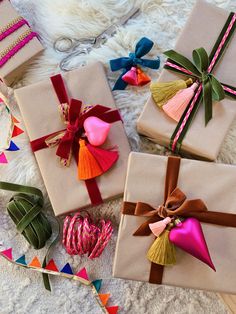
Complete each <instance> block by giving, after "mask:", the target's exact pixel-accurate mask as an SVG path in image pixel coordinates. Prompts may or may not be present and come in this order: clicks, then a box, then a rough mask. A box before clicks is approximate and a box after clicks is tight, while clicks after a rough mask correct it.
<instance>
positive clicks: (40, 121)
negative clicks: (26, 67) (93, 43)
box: [15, 62, 130, 215]
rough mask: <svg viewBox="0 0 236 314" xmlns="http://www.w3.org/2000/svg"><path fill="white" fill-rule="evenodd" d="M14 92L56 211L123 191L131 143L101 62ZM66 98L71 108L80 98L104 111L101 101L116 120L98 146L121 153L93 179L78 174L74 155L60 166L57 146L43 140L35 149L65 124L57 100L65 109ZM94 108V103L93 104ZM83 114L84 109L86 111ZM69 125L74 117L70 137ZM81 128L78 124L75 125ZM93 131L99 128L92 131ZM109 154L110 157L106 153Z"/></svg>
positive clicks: (72, 209)
mask: <svg viewBox="0 0 236 314" xmlns="http://www.w3.org/2000/svg"><path fill="white" fill-rule="evenodd" d="M67 94H68V95H67ZM15 96H16V99H17V101H18V104H19V107H20V110H21V113H22V116H23V118H24V122H25V125H26V129H27V131H28V134H29V138H30V141H31V146H32V148H33V150H34V151H35V157H36V159H37V162H38V165H39V168H40V170H41V174H42V177H43V179H44V182H45V185H46V189H47V191H48V194H49V198H50V200H51V203H52V206H53V209H54V212H55V214H56V215H61V214H65V213H67V212H71V211H74V210H76V209H78V208H82V207H86V206H88V205H91V202H92V203H93V204H98V203H101V201H99V199H101V198H102V200H107V199H111V198H114V197H117V196H119V195H122V194H123V190H124V182H125V173H126V167H127V160H128V155H129V152H130V147H129V143H128V139H127V137H126V134H125V131H124V127H123V124H122V121H121V119H120V120H119V119H118V120H117V119H116V117H117V115H119V114H118V111H117V110H116V107H115V103H114V99H113V97H112V94H111V91H110V88H109V85H108V82H107V80H106V76H105V71H104V68H103V66H102V64H101V63H99V62H97V63H94V64H91V65H88V66H85V67H81V68H79V69H77V70H73V71H70V72H67V73H66V74H63V77H62V76H61V75H56V76H54V78H53V79H52V78H51V79H50V78H49V79H47V80H45V81H42V82H39V83H36V84H33V85H31V86H26V87H24V88H20V89H17V90H16V91H15ZM66 97H69V98H70V99H72V98H73V99H72V101H71V105H73V104H74V105H75V108H77V105H80V101H81V102H82V108H85V107H86V108H88V109H89V108H90V107H91V106H93V105H97V104H99V105H101V106H98V107H99V108H100V109H99V110H103V112H105V111H106V108H105V110H104V106H106V107H109V108H112V110H111V111H112V112H111V115H110V113H108V114H107V112H105V113H104V119H105V117H106V116H107V117H109V115H110V119H113V121H110V122H114V123H111V129H110V131H109V134H108V137H107V139H106V141H105V143H104V145H103V146H102V148H104V149H107V150H108V151H110V152H112V149H113V150H114V149H115V150H116V151H118V154H119V158H118V160H117V162H116V163H115V164H114V165H113V166H112V167H111V169H109V170H108V171H106V172H105V173H104V174H103V175H100V176H98V177H97V178H95V180H93V179H92V181H91V180H87V181H84V180H79V179H78V175H77V172H78V170H77V167H78V166H77V162H76V158H74V156H73V157H72V158H71V163H70V165H69V166H68V167H64V165H62V164H61V163H60V162H59V157H58V156H56V152H57V153H58V150H57V148H58V147H59V146H56V147H50V148H49V147H48V148H47V145H45V146H44V147H41V148H43V149H40V150H39V149H38V145H39V142H40V143H41V144H40V145H41V146H42V140H43V143H44V142H45V141H44V140H46V138H47V137H48V135H53V134H54V135H55V134H56V135H58V136H60V134H61V132H59V133H58V131H61V130H63V129H65V124H64V123H63V119H61V117H60V112H59V110H58V105H60V108H61V106H62V108H63V109H65V111H66V107H65V106H64V105H65V102H68V101H66V100H63V98H66ZM88 105H89V106H88ZM95 107H96V108H97V106H95ZM95 107H94V108H95ZM94 108H92V109H89V110H88V111H86V112H87V113H89V114H90V112H94V114H92V116H93V115H95V113H96V112H95V111H96V109H95V111H92V110H94ZM76 110H77V109H76ZM87 113H85V114H86V115H87ZM69 114H70V113H69ZM119 117H120V116H119ZM76 118H77V117H76ZM102 119H103V118H102ZM78 121H79V123H80V122H81V119H80V118H79V120H78ZM72 124H73V121H71V125H69V124H67V135H65V136H69V137H70V136H71V134H72V135H73V125H72ZM80 126H82V125H80ZM80 131H81V128H79V132H80ZM54 132H55V133H54ZM95 132H98V131H96V130H95ZM76 134H77V133H76ZM81 134H82V133H81ZM81 134H79V135H81ZM52 137H53V136H52ZM49 138H50V136H49ZM64 139H65V137H64ZM67 140H69V139H68V137H67V139H66V141H64V142H63V143H64V144H65V145H67ZM76 142H77V139H76V137H75V143H74V144H76ZM63 143H62V144H63ZM99 152H100V151H99ZM111 154H112V153H111ZM90 155H91V154H90ZM108 155H109V156H110V154H109V152H108ZM112 156H114V154H112ZM102 158H103V156H102ZM79 165H80V161H79ZM85 182H86V184H85ZM99 195H100V197H99Z"/></svg>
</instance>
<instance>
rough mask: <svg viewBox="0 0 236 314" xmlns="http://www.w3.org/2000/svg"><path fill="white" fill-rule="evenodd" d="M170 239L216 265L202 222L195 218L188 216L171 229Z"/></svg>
mask: <svg viewBox="0 0 236 314" xmlns="http://www.w3.org/2000/svg"><path fill="white" fill-rule="evenodd" d="M169 239H170V241H171V242H172V243H174V244H175V245H176V246H178V247H179V248H181V249H182V250H184V251H186V252H187V253H189V254H191V255H192V256H194V257H196V258H197V259H199V260H200V261H202V262H203V263H205V264H207V265H208V266H210V267H211V268H212V269H213V270H214V271H215V270H216V269H215V266H214V264H213V262H212V260H211V257H210V253H209V250H208V247H207V244H206V240H205V237H204V234H203V231H202V227H201V224H200V222H199V221H198V220H197V219H195V218H187V219H186V220H184V221H183V222H181V223H179V224H178V225H177V226H176V227H174V228H173V229H171V231H170V233H169Z"/></svg>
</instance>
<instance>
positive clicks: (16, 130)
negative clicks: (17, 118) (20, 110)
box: [12, 125, 24, 137]
mask: <svg viewBox="0 0 236 314" xmlns="http://www.w3.org/2000/svg"><path fill="white" fill-rule="evenodd" d="M22 133H24V131H23V130H21V129H20V128H19V127H18V126H16V125H15V126H14V129H13V132H12V137H16V136H18V135H20V134H22Z"/></svg>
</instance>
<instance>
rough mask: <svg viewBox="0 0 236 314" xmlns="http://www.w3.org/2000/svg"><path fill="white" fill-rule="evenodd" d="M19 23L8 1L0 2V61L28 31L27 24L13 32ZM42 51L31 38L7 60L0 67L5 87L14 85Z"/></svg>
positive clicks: (18, 18)
mask: <svg viewBox="0 0 236 314" xmlns="http://www.w3.org/2000/svg"><path fill="white" fill-rule="evenodd" d="M21 22H22V18H21V17H20V16H19V14H18V13H17V12H16V10H15V9H14V8H13V6H12V5H11V3H10V1H8V0H3V1H0V38H1V40H0V59H2V58H3V57H2V56H1V55H2V54H3V53H5V52H6V51H7V50H8V49H9V48H10V47H11V45H14V46H15V45H16V43H17V41H18V40H19V39H20V37H21V36H23V35H24V33H25V32H27V31H29V30H30V28H29V26H28V25H27V24H24V25H22V26H21V27H19V28H18V29H15V30H14V28H15V27H16V25H18V23H21ZM8 32H10V34H8V35H7V33H8ZM43 49H44V48H43V46H42V45H41V43H40V42H39V40H38V39H37V37H33V38H32V39H31V40H30V41H29V42H28V43H26V44H25V45H24V46H23V47H21V48H20V49H19V50H18V51H17V52H16V53H15V54H14V55H13V56H12V57H10V58H8V60H7V62H6V63H5V64H3V65H1V66H0V79H1V80H2V81H3V82H4V83H5V84H6V85H7V86H9V85H11V84H12V83H14V82H15V81H16V80H17V79H19V78H20V77H21V76H22V74H23V72H24V71H25V69H26V68H27V66H28V64H29V62H31V61H32V60H33V58H34V57H36V56H37V55H38V54H39V53H40V52H42V51H43ZM10 50H11V51H13V47H11V49H10Z"/></svg>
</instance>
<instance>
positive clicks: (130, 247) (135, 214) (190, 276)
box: [113, 153, 236, 294]
mask: <svg viewBox="0 0 236 314" xmlns="http://www.w3.org/2000/svg"><path fill="white" fill-rule="evenodd" d="M172 158H174V165H175V166H176V162H177V167H176V169H177V168H178V165H179V169H177V170H175V171H173V169H174V168H173V159H172V160H171V162H170V166H169V167H171V166H172V168H171V169H170V168H169V170H168V173H166V171H167V163H168V158H167V157H164V156H155V155H150V154H141V153H131V154H130V157H129V162H128V172H127V178H126V185H125V192H124V205H123V209H122V212H123V214H122V215H121V221H120V227H119V233H118V240H117V247H116V253H115V260H114V267H113V275H114V277H118V278H124V279H131V280H138V281H147V282H148V281H149V282H152V283H159V284H160V283H162V284H164V285H172V286H179V287H187V288H195V289H203V290H211V291H218V292H226V293H231V294H234V293H236V273H235V270H234V268H235V262H236V253H235V250H234V246H235V239H236V208H235V202H236V194H235V186H236V167H235V166H229V165H222V164H215V163H210V162H204V161H194V160H188V159H182V160H180V159H179V158H177V157H172ZM179 160H180V164H178V163H179ZM171 163H172V165H171ZM166 178H167V183H166V186H168V187H169V191H166V190H165V180H166ZM175 187H177V188H178V189H180V190H181V191H182V192H183V193H184V194H185V195H186V197H187V201H188V200H193V199H194V200H195V201H194V202H197V203H198V204H199V202H200V205H201V206H202V202H203V204H205V205H204V206H206V208H205V207H204V210H206V209H207V212H206V211H203V212H199V213H198V212H193V205H192V206H189V207H188V206H187V213H185V214H183V213H182V215H183V216H184V215H185V218H186V217H189V216H190V217H195V218H197V219H198V220H199V221H201V226H202V229H203V233H204V235H205V240H206V243H207V246H208V249H209V252H210V256H211V258H212V261H213V264H214V266H215V269H216V272H215V271H213V270H212V269H211V268H210V267H209V266H208V265H206V264H205V263H203V262H202V261H200V260H198V259H197V258H195V257H193V256H192V255H190V254H188V253H187V252H185V251H183V250H181V249H179V248H176V264H175V265H173V266H164V267H163V266H160V265H157V264H154V263H151V262H150V261H149V260H148V258H147V257H146V255H147V252H148V250H149V248H150V246H151V245H152V243H153V242H154V240H155V236H154V235H153V234H152V233H151V231H150V229H149V226H148V224H149V219H151V220H152V221H151V222H152V223H153V222H155V221H158V220H160V219H162V218H160V217H159V216H158V215H159V209H160V208H162V210H163V207H159V205H160V206H161V205H162V204H163V201H164V191H165V193H166V192H167V194H170V192H172V189H173V188H175ZM167 190H168V189H167ZM165 195H166V194H165ZM199 199H201V201H199ZM147 204H148V205H147ZM192 204H193V203H192ZM172 206H173V208H174V204H173V205H172ZM152 207H153V209H154V212H155V213H157V212H158V215H155V214H154V215H152V214H151V213H150V212H149V213H148V214H147V213H146V214H144V213H143V212H142V211H141V209H142V210H143V209H145V210H146V211H147V212H148V211H149V210H150V208H151V210H152ZM167 208H169V207H167ZM167 208H164V210H166V213H167V215H169V214H168V209H167ZM189 211H190V213H189ZM152 213H153V212H152ZM162 213H163V212H162ZM142 215H146V216H142ZM164 216H165V215H164ZM203 221H205V223H204V222H203ZM142 224H144V226H145V228H144V229H143V230H142V232H144V231H145V232H144V234H143V233H142V236H141V235H140V234H139V235H136V236H134V235H133V234H134V232H136V231H137V229H139V230H140V228H141V227H140V226H141V225H142ZM147 228H148V229H147Z"/></svg>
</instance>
